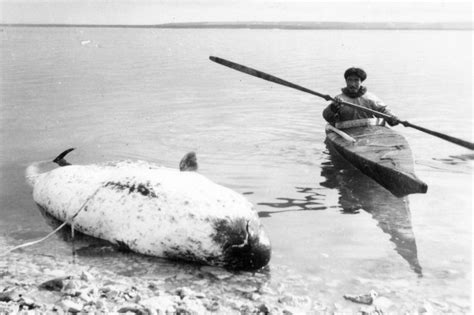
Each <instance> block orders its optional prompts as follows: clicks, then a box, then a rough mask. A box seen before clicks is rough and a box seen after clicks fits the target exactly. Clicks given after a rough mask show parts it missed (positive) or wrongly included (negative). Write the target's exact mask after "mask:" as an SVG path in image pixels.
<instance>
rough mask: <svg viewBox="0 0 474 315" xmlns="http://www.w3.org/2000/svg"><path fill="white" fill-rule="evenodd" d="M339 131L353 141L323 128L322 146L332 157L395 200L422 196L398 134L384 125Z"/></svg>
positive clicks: (422, 189) (420, 183)
mask: <svg viewBox="0 0 474 315" xmlns="http://www.w3.org/2000/svg"><path fill="white" fill-rule="evenodd" d="M343 131H344V132H345V133H346V134H348V135H350V136H351V137H353V138H354V139H355V140H356V141H355V142H350V141H347V140H346V139H344V138H343V137H341V136H340V135H338V134H337V133H335V132H333V131H331V130H328V129H327V130H326V136H327V139H326V143H327V144H328V147H329V149H330V151H331V153H332V154H339V155H340V156H342V157H343V158H344V159H345V160H347V161H348V162H349V163H350V164H352V165H353V166H355V167H356V168H358V169H359V170H360V171H361V172H362V173H364V174H365V175H367V176H369V177H370V178H372V179H373V180H375V181H376V182H378V183H379V184H380V185H382V186H383V187H384V188H386V189H387V190H389V191H390V192H391V193H392V194H394V195H395V196H397V197H402V196H406V195H409V194H414V193H426V191H427V189H428V186H427V185H426V183H424V182H423V181H421V180H420V179H419V178H418V177H417V176H416V175H415V172H414V167H413V155H412V152H411V149H410V146H409V145H408V142H407V141H406V140H405V138H404V137H403V136H402V135H400V134H399V133H398V132H396V131H394V130H393V129H390V128H388V127H385V126H363V127H352V128H348V129H344V130H343Z"/></svg>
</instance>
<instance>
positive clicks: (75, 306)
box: [56, 299, 83, 313]
mask: <svg viewBox="0 0 474 315" xmlns="http://www.w3.org/2000/svg"><path fill="white" fill-rule="evenodd" d="M56 306H57V307H58V308H60V309H62V310H64V311H65V312H70V313H79V312H80V311H82V308H83V304H81V303H78V302H76V301H73V300H69V299H64V300H61V301H59V302H58V303H56Z"/></svg>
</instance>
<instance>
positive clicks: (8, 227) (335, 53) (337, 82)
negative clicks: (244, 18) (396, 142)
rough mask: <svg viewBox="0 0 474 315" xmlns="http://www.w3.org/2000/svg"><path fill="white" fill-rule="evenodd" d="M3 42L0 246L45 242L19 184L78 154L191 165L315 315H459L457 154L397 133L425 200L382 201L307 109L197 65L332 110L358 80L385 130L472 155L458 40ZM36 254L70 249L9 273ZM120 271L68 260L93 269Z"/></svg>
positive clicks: (100, 35) (33, 38)
mask: <svg viewBox="0 0 474 315" xmlns="http://www.w3.org/2000/svg"><path fill="white" fill-rule="evenodd" d="M0 39H1V45H0V53H1V59H0V62H1V63H0V70H1V77H0V78H1V81H0V95H1V100H0V113H1V117H0V120H1V125H0V137H1V151H0V153H1V155H0V167H1V181H0V185H1V189H0V213H1V217H0V231H1V233H0V238H1V241H0V244H7V245H8V246H12V245H16V244H20V243H24V242H26V241H29V240H31V239H35V238H38V237H40V236H43V235H45V234H47V233H48V232H50V231H51V227H50V226H49V225H48V224H47V223H46V221H45V220H44V219H43V217H42V216H41V214H40V213H39V211H38V210H37V208H36V206H35V204H34V202H33V200H32V197H31V189H30V188H29V187H28V186H27V185H26V184H25V182H24V177H23V172H24V169H25V167H26V166H27V165H28V164H29V163H30V162H32V161H37V160H43V159H48V158H53V157H54V156H56V155H57V154H58V153H60V152H62V151H63V150H64V149H66V148H69V147H76V148H77V151H75V152H74V153H73V154H71V156H70V158H69V160H70V161H71V162H73V163H77V164H84V163H93V162H98V161H105V160H113V159H121V158H133V159H145V160H150V161H154V162H157V163H160V164H163V165H165V166H169V167H177V165H178V162H179V159H180V158H181V157H182V156H183V155H184V154H185V153H186V152H188V151H190V150H194V151H196V152H197V154H198V161H199V163H200V172H201V173H202V174H204V175H206V176H207V177H209V178H211V179H212V180H214V181H216V182H218V183H220V184H222V185H225V186H228V187H230V188H233V189H234V190H236V191H238V192H241V193H244V194H246V196H247V198H248V199H249V200H250V201H252V202H253V203H254V204H256V205H257V209H258V211H259V213H260V215H261V217H262V221H263V224H264V226H265V228H266V230H267V232H268V234H269V236H270V238H271V240H272V243H273V249H274V251H273V257H272V261H271V271H270V274H271V280H269V281H271V283H272V284H274V285H277V284H285V285H286V286H287V288H288V290H292V291H294V292H296V293H300V294H304V295H308V296H310V297H311V298H314V299H316V300H320V301H323V302H328V303H339V304H344V303H346V302H344V300H343V298H342V295H343V294H344V293H364V292H367V291H368V290H369V289H376V290H377V291H379V292H382V294H383V295H385V296H387V297H389V298H390V299H392V300H393V301H396V302H397V303H402V304H407V305H411V304H413V305H417V304H419V303H422V302H423V301H424V300H433V299H434V300H441V301H444V302H446V303H448V304H450V305H457V306H462V305H464V306H465V305H470V295H471V292H470V290H471V263H472V261H471V245H472V223H471V222H472V220H471V210H472V158H473V156H472V155H469V154H470V152H469V151H468V150H466V149H463V148H461V147H457V146H455V145H452V144H450V143H448V142H445V141H443V140H440V139H437V138H434V137H432V136H429V135H426V134H424V133H421V132H419V131H416V130H411V129H409V128H404V127H402V126H399V127H396V129H397V130H398V131H400V132H401V133H402V134H404V135H405V136H406V138H407V139H408V141H409V143H410V145H411V146H412V150H413V153H414V157H415V161H416V165H415V167H416V173H417V174H418V176H419V177H420V178H422V179H423V180H424V181H425V182H426V183H427V184H428V185H429V189H428V193H427V194H424V195H411V196H409V197H408V198H405V199H397V198H395V197H393V196H392V195H391V194H390V193H388V192H387V191H385V190H384V189H383V188H381V187H380V186H378V185H377V184H375V183H374V182H372V181H371V180H370V179H368V178H366V177H365V176H363V175H362V174H360V173H359V172H358V171H355V170H351V169H345V166H344V165H343V166H342V167H340V166H337V167H336V166H334V164H335V163H336V164H338V163H337V161H334V160H331V158H330V156H329V155H328V152H327V149H326V146H325V144H324V138H325V135H324V125H325V123H324V121H323V119H322V118H321V111H322V109H323V108H324V106H325V105H326V103H325V102H324V101H323V100H322V99H318V98H315V97H314V96H311V95H306V94H303V93H301V92H298V91H294V90H291V89H289V88H285V87H281V86H278V85H274V84H272V83H268V82H265V81H262V80H260V79H257V78H253V77H250V76H247V75H244V74H241V73H238V72H235V71H233V70H230V69H228V68H225V67H222V66H220V65H217V64H215V63H212V62H211V61H209V59H208V57H209V56H210V55H215V56H219V57H223V58H227V59H230V60H233V61H236V62H239V63H242V64H245V65H248V66H251V67H255V68H257V69H260V70H262V71H266V72H268V73H272V74H274V75H277V76H280V77H282V78H285V79H287V80H289V81H292V82H295V83H297V84H301V85H303V86H306V87H308V88H312V89H315V90H317V91H320V92H323V93H329V94H331V95H335V94H337V93H339V88H340V87H342V85H343V78H342V73H343V71H344V70H345V69H346V68H348V67H350V66H353V65H359V66H362V67H364V68H365V69H366V70H367V72H368V74H369V76H368V80H367V81H366V84H367V86H368V88H369V90H371V91H372V92H374V93H375V94H377V95H378V96H379V97H381V98H382V99H384V100H385V102H386V103H387V104H390V107H391V109H392V111H393V112H394V113H395V114H397V115H398V116H399V117H400V118H403V119H407V120H409V121H410V122H412V123H415V124H419V125H422V126H424V127H427V128H430V129H434V130H438V131H440V132H444V133H447V134H450V135H453V136H456V137H460V138H464V139H467V140H470V139H471V136H472V120H471V119H472V118H471V117H472V72H471V71H472V59H471V56H472V32H470V31H460V32H458V31H332V30H331V31H287V30H159V29H100V28H3V30H2V31H1V33H0ZM3 249H4V248H2V250H3ZM44 252H46V253H48V254H50V255H54V256H55V257H59V258H60V257H63V258H64V257H66V258H67V257H69V256H70V246H69V244H68V243H66V242H64V241H63V240H62V239H61V238H59V237H58V238H53V239H50V240H48V241H47V242H45V243H42V244H39V245H37V246H34V247H30V248H28V249H26V250H25V251H24V253H23V255H24V257H25V259H26V258H27V257H31V256H34V255H37V254H38V253H44ZM120 257H121V256H118V257H115V258H114V260H111V261H107V260H106V259H104V260H101V258H100V257H99V258H97V257H95V258H94V257H92V258H90V257H89V258H83V259H84V262H85V263H86V264H87V263H90V264H95V265H96V266H97V267H100V266H101V265H102V264H103V265H104V266H108V264H109V263H110V265H111V266H113V265H114V264H116V265H117V266H118V265H120V259H121V258H120ZM87 259H89V260H87ZM123 259H124V260H125V259H128V258H123ZM136 264H137V265H138V269H141V268H145V266H146V268H150V266H149V262H148V261H147V260H145V259H143V258H140V257H136ZM140 264H142V265H140ZM156 264H159V263H158V262H157V263H156ZM111 266H109V268H114V267H111ZM116 268H118V269H119V267H116ZM137 272H138V271H137ZM292 279H293V280H295V279H296V280H295V281H292ZM303 279H304V280H303Z"/></svg>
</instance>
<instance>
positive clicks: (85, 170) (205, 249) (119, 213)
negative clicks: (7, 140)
mask: <svg viewBox="0 0 474 315" xmlns="http://www.w3.org/2000/svg"><path fill="white" fill-rule="evenodd" d="M62 161H63V163H61V164H60V163H58V162H57V161H56V163H58V164H60V165H63V167H59V168H56V169H54V170H52V171H49V172H46V173H38V172H35V169H34V167H33V166H30V168H29V169H27V179H28V181H29V182H30V184H32V186H33V198H34V200H35V202H36V203H37V204H38V205H39V206H40V207H41V208H42V209H44V210H45V211H46V212H47V213H48V214H50V215H52V216H53V217H55V218H57V219H59V220H60V221H66V220H70V219H71V218H72V216H74V215H75V214H76V213H77V212H78V210H79V209H81V207H82V210H81V211H79V213H78V214H77V216H76V217H75V218H74V227H75V229H77V230H78V231H80V232H82V233H84V234H87V235H91V236H94V237H97V238H101V239H105V240H107V241H110V242H111V243H114V244H117V245H119V246H121V247H126V248H129V249H130V250H132V251H135V252H138V253H141V254H145V255H152V256H158V257H165V258H170V259H179V260H188V261H193V262H198V263H203V264H210V265H216V266H223V267H226V268H230V269H244V270H255V269H259V268H261V267H263V266H265V265H266V264H268V262H269V260H270V255H271V246H270V242H269V239H268V237H267V236H266V234H265V232H264V230H263V227H262V225H261V223H260V220H259V218H258V215H257V212H256V211H255V209H254V207H253V205H252V204H251V203H250V202H249V201H248V200H247V199H246V198H245V197H244V196H242V195H240V194H238V193H236V192H234V191H232V190H230V189H228V188H226V187H223V186H221V185H218V184H216V183H214V182H212V181H210V180H209V179H207V178H206V177H204V176H203V175H201V174H199V173H197V172H192V171H179V170H177V169H171V168H166V167H161V166H159V165H156V164H153V163H149V162H145V161H119V162H108V163H103V164H92V165H69V164H68V163H67V162H65V161H64V160H62ZM194 162H195V157H194Z"/></svg>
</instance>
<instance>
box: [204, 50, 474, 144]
mask: <svg viewBox="0 0 474 315" xmlns="http://www.w3.org/2000/svg"><path fill="white" fill-rule="evenodd" d="M209 59H211V60H212V61H214V62H216V63H218V64H221V65H223V66H226V67H229V68H232V69H234V70H237V71H240V72H243V73H246V74H249V75H252V76H254V77H257V78H260V79H263V80H266V81H270V82H273V83H277V84H280V85H284V86H287V87H291V88H293V89H296V90H300V91H303V92H306V93H309V94H312V95H316V96H319V97H321V98H324V99H325V100H326V101H333V102H338V103H339V104H343V105H347V106H350V107H353V108H356V109H359V110H362V111H365V112H368V113H371V114H373V115H374V116H376V117H380V118H385V119H389V120H394V119H395V120H396V121H397V122H399V123H401V124H402V125H403V126H405V127H412V128H414V129H417V130H420V131H422V132H425V133H427V134H430V135H432V136H435V137H438V138H441V139H444V140H446V141H449V142H451V143H454V144H457V145H460V146H463V147H465V148H468V149H470V150H474V143H472V142H468V141H465V140H462V139H458V138H455V137H451V136H448V135H445V134H443V133H440V132H437V131H433V130H429V129H426V128H424V127H420V126H417V125H414V124H412V123H410V122H408V121H406V120H405V121H401V120H399V119H398V118H396V117H394V116H391V115H387V114H384V113H380V112H378V111H376V110H373V109H370V108H367V107H363V106H360V105H357V104H353V103H349V102H345V101H341V100H336V99H334V98H333V97H332V96H330V95H327V94H322V93H319V92H316V91H313V90H310V89H307V88H305V87H302V86H300V85H297V84H294V83H291V82H288V81H286V80H283V79H280V78H278V77H275V76H273V75H271V74H268V73H265V72H262V71H259V70H256V69H252V68H249V67H246V66H243V65H240V64H238V63H235V62H232V61H229V60H226V59H222V58H219V57H214V56H210V57H209Z"/></svg>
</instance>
